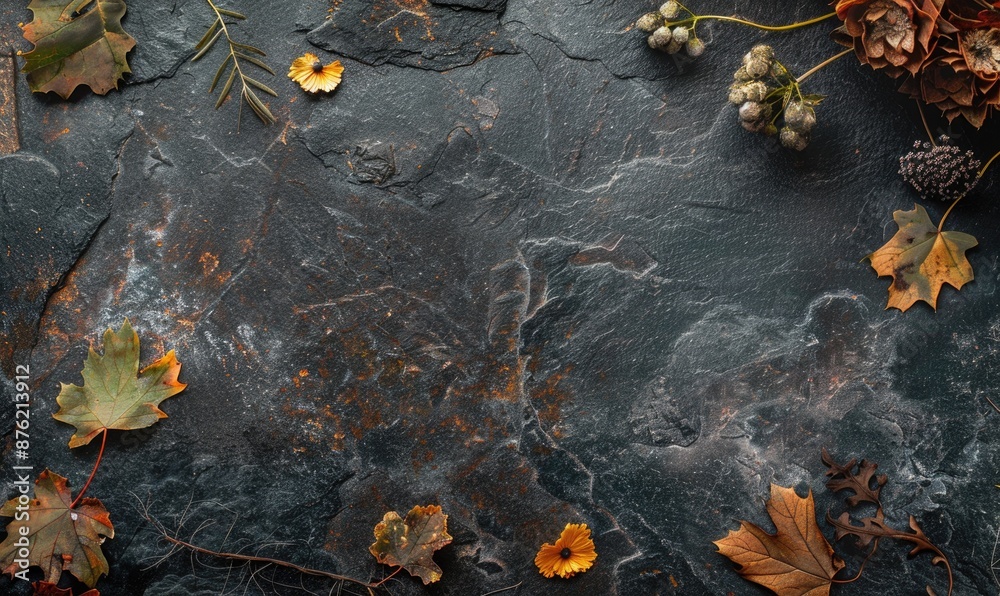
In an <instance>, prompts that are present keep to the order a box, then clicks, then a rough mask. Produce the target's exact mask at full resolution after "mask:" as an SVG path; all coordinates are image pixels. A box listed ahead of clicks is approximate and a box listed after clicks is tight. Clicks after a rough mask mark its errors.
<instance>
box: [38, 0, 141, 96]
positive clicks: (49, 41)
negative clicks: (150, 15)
mask: <svg viewBox="0 0 1000 596" xmlns="http://www.w3.org/2000/svg"><path fill="white" fill-rule="evenodd" d="M28 8H29V9H30V10H31V12H32V14H34V20H32V21H31V22H30V23H28V24H27V25H23V26H22V29H23V31H24V38H25V39H27V40H28V41H30V42H31V43H33V44H35V47H34V49H33V50H31V51H30V52H28V53H27V54H24V60H25V64H24V68H22V69H21V70H22V72H26V73H28V85H29V86H30V87H31V90H32V91H35V92H37V93H45V92H47V91H55V92H56V93H58V94H59V95H60V96H62V98H63V99H66V98H68V97H69V96H70V94H71V93H73V90H74V89H76V87H77V86H78V85H86V86H88V87H90V88H91V89H92V90H93V91H94V93H98V94H100V95H103V94H105V93H107V92H108V91H110V90H112V89H117V88H118V80H119V79H120V78H122V75H124V74H125V73H127V72H132V70H131V69H130V68H129V66H128V61H127V60H126V59H125V55H126V54H128V52H129V50H131V49H132V48H133V47H135V39H133V38H132V36H130V35H129V34H128V33H126V32H125V30H124V29H122V23H121V20H122V17H123V16H124V15H125V2H124V1H123V0H31V4H29V5H28Z"/></svg>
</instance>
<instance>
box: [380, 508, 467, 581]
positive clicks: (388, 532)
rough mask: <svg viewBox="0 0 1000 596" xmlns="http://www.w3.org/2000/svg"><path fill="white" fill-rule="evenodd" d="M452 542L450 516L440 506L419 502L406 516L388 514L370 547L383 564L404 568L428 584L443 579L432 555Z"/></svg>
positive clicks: (393, 512) (393, 513)
mask: <svg viewBox="0 0 1000 596" xmlns="http://www.w3.org/2000/svg"><path fill="white" fill-rule="evenodd" d="M449 543H451V536H449V535H448V516H447V515H445V514H443V513H441V508H440V507H438V506H437V505H428V506H426V507H421V506H420V505H417V506H416V507H414V508H413V509H411V510H410V512H409V513H407V514H406V518H405V519H403V518H400V517H399V514H398V513H396V512H395V511H390V512H389V513H386V514H385V516H384V517H383V518H382V521H381V522H379V523H378V524H377V525H376V526H375V544H372V545H371V547H369V549H368V550H369V551H371V553H372V554H373V555H375V558H376V559H378V562H379V563H384V564H386V565H391V566H394V567H396V566H398V567H402V568H403V569H405V570H407V571H409V572H410V575H414V576H417V577H419V578H420V579H421V580H423V582H424V584H425V585H426V584H430V583H433V582H436V581H437V580H439V579H441V568H440V567H438V566H437V563H435V562H434V560H433V559H432V558H431V557H432V556H433V555H434V551H436V550H438V549H440V548H442V547H444V546H446V545H447V544H449Z"/></svg>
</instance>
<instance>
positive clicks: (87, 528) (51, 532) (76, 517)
mask: <svg viewBox="0 0 1000 596" xmlns="http://www.w3.org/2000/svg"><path fill="white" fill-rule="evenodd" d="M72 502H73V497H72V495H71V494H70V490H69V487H68V486H67V485H66V479H65V478H63V477H62V476H60V475H58V474H56V473H54V472H50V471H49V470H45V471H44V472H42V473H41V474H39V475H38V479H37V480H35V498H33V499H31V500H30V502H29V504H28V506H27V508H25V507H24V505H23V504H22V503H21V502H20V500H19V499H17V498H14V499H11V500H10V501H7V503H6V504H5V505H4V506H3V507H2V508H0V516H6V517H13V518H14V520H13V521H11V522H10V523H9V524H7V539H6V540H4V541H3V543H0V570H2V572H3V573H8V574H11V575H13V574H14V573H15V572H17V571H20V570H21V566H20V565H19V564H18V562H17V561H18V560H19V559H27V561H28V565H29V566H32V567H41V568H42V571H43V572H44V573H45V580H46V581H47V582H49V583H51V584H57V583H58V582H59V576H60V575H62V572H63V571H69V572H70V573H72V574H73V575H74V576H76V578H77V579H78V580H80V581H81V582H83V583H84V584H86V585H87V586H88V587H91V588H92V587H94V585H95V584H97V580H98V579H99V578H100V577H101V575H105V574H107V573H108V561H107V559H105V558H104V553H103V552H102V551H101V545H102V544H103V543H104V540H105V538H114V537H115V529H114V526H112V525H111V518H110V516H109V515H108V510H107V509H105V508H104V505H103V504H101V502H100V501H99V500H97V499H90V498H87V499H83V500H82V501H80V503H79V504H78V505H77V506H76V507H75V508H72V509H71V508H70V505H71V504H72ZM25 512H27V517H26V518H25V516H24V513H25ZM19 514H20V515H19ZM18 518H21V519H18ZM21 528H26V529H25V530H22V529H21ZM22 532H24V533H22ZM23 538H27V541H26V542H27V543H28V544H30V548H26V547H25V546H24V544H23V543H22V542H19V541H21V539H23ZM22 549H25V550H22ZM22 555H26V556H22Z"/></svg>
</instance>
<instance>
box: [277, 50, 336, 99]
mask: <svg viewBox="0 0 1000 596" xmlns="http://www.w3.org/2000/svg"><path fill="white" fill-rule="evenodd" d="M343 73H344V66H343V65H342V64H341V63H340V60H334V61H333V62H331V63H330V64H327V65H326V66H323V63H322V62H320V61H319V58H317V57H316V55H315V54H310V53H309V52H306V53H305V54H302V55H301V56H299V57H298V58H296V59H295V60H294V61H293V62H292V67H291V68H289V69H288V78H290V79H292V80H293V81H295V82H296V83H298V84H299V85H301V86H302V88H303V89H305V90H306V91H308V92H309V93H316V92H317V91H333V90H334V89H336V88H337V85H339V84H340V75H342V74H343Z"/></svg>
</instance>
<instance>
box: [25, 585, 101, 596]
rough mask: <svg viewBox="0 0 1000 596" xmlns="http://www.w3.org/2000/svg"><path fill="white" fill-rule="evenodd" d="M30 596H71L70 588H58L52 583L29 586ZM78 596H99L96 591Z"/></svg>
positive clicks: (91, 590)
mask: <svg viewBox="0 0 1000 596" xmlns="http://www.w3.org/2000/svg"><path fill="white" fill-rule="evenodd" d="M31 596H73V590H72V589H71V588H60V587H59V586H57V585H56V584H53V583H52V582H35V583H33V584H31ZM80 596H101V593H100V592H98V591H97V590H94V589H90V590H87V591H86V592H84V593H83V594H80Z"/></svg>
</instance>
